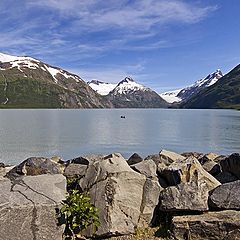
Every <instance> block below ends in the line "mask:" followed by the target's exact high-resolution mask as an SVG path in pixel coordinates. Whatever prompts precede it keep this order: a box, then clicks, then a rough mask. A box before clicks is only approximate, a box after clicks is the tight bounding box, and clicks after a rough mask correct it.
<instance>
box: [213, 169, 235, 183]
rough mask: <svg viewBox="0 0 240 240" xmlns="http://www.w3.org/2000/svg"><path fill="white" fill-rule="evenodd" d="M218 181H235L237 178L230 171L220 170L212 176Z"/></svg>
mask: <svg viewBox="0 0 240 240" xmlns="http://www.w3.org/2000/svg"><path fill="white" fill-rule="evenodd" d="M214 177H215V178H216V179H217V180H218V181H219V182H220V183H228V182H234V181H237V180H238V178H237V177H236V176H235V175H233V174H232V173H230V172H220V173H219V174H217V175H216V176H214Z"/></svg>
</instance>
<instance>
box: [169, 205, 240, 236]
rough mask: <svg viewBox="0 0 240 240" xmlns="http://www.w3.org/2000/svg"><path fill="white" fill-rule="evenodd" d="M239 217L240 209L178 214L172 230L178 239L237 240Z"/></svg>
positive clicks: (239, 230)
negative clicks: (199, 213)
mask: <svg viewBox="0 0 240 240" xmlns="http://www.w3.org/2000/svg"><path fill="white" fill-rule="evenodd" d="M239 219H240V211H233V210H227V211H221V212H208V213H204V214H201V215H189V216H177V217H174V218H173V220H172V231H173V235H174V239H177V240H186V239H189V240H206V239H209V240H230V239H231V240H234V239H235V240H237V239H240V221H239Z"/></svg>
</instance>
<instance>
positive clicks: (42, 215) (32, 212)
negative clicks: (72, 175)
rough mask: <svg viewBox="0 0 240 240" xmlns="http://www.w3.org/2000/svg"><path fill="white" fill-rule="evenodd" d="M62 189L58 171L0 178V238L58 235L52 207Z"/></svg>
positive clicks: (36, 239) (55, 238)
mask: <svg viewBox="0 0 240 240" xmlns="http://www.w3.org/2000/svg"><path fill="white" fill-rule="evenodd" d="M65 189H66V180H65V177H64V176H63V175H61V174H56V175H48V174H44V175H39V176H22V177H19V178H14V179H11V180H9V179H6V178H5V179H4V180H2V181H0V239H4V240H22V239H24V240H43V239H53V240H60V239H62V233H63V227H59V226H58V225H57V218H56V209H57V208H59V207H60V206H61V202H62V200H63V199H64V198H65V194H66V192H65V191H66V190H65Z"/></svg>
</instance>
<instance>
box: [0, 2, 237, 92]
mask: <svg viewBox="0 0 240 240" xmlns="http://www.w3.org/2000/svg"><path fill="white" fill-rule="evenodd" d="M239 10H240V1H239V0H107V1H106V0H39V1H37V0H1V1H0V19H1V20H0V52H3V53H7V54H12V55H27V56H31V57H34V58H37V59H40V60H41V61H43V62H46V63H49V64H51V65H53V66H58V67H61V68H63V69H66V70H68V71H70V72H73V73H76V74H78V75H79V76H80V77H81V78H83V79H84V80H85V81H90V80H92V79H98V80H100V81H105V82H111V83H116V82H119V81H120V80H122V79H123V78H124V77H126V76H131V77H133V78H134V79H135V80H136V81H137V82H139V83H142V84H144V85H145V86H147V87H150V88H152V89H154V90H156V91H157V92H159V93H160V92H164V91H169V90H174V89H178V88H182V87H185V86H187V85H189V84H192V83H193V82H194V81H196V80H198V79H201V78H203V77H205V76H206V75H208V74H209V73H211V72H213V71H215V70H216V69H221V70H222V71H223V73H227V72H228V71H230V70H231V69H232V68H234V67H235V66H236V65H237V64H239V63H240V47H239V43H240V14H239Z"/></svg>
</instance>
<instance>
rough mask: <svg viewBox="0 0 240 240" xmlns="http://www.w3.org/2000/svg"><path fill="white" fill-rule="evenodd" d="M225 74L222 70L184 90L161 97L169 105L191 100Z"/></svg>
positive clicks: (167, 93)
mask: <svg viewBox="0 0 240 240" xmlns="http://www.w3.org/2000/svg"><path fill="white" fill-rule="evenodd" d="M221 77H223V73H222V71H221V70H220V69H217V70H216V71H214V72H212V73H210V74H208V75H207V76H206V77H205V78H202V79H200V80H197V81H195V82H194V83H193V84H191V85H189V86H187V87H184V88H182V89H178V90H174V91H169V92H165V93H161V94H160V96H161V97H162V98H163V99H165V100H166V101H168V102H169V103H174V102H177V103H179V102H182V101H186V100H188V99H190V98H191V97H192V96H193V95H195V94H197V93H198V92H200V91H201V90H202V89H204V88H207V87H210V86H211V85H213V84H215V83H216V82H217V81H218V80H219V79H220V78H221Z"/></svg>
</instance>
